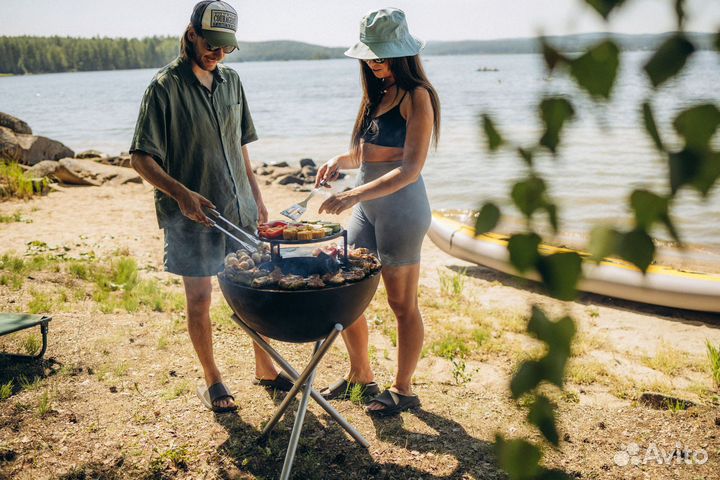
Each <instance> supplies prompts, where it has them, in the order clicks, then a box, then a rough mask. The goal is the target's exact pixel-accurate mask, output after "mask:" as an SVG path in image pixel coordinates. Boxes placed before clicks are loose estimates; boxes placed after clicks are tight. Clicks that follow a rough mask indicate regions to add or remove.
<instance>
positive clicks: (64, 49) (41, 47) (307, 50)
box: [0, 32, 716, 76]
mask: <svg viewBox="0 0 720 480" xmlns="http://www.w3.org/2000/svg"><path fill="white" fill-rule="evenodd" d="M672 34H673V32H668V33H662V34H614V33H586V34H577V35H564V36H547V37H544V38H545V40H546V41H547V42H548V43H549V44H550V45H552V46H553V47H554V48H556V49H558V50H560V51H562V52H565V53H579V52H583V51H585V50H587V49H588V48H590V47H591V46H592V45H594V44H596V43H597V42H599V41H601V40H603V39H606V38H608V37H609V38H612V39H613V41H615V42H616V43H617V44H618V46H619V48H620V49H621V50H622V51H650V50H654V49H656V48H657V47H658V46H659V45H660V44H661V43H662V42H663V41H664V40H665V39H666V38H668V37H669V36H670V35H672ZM686 35H687V37H688V38H689V39H690V40H691V41H692V42H693V43H694V44H695V46H696V47H697V49H698V50H712V49H713V48H714V42H715V37H716V36H715V34H712V33H697V32H687V33H686ZM538 40H539V39H538V38H509V39H498V40H463V41H430V42H428V44H427V46H426V48H425V49H424V51H423V55H424V56H447V55H514V54H538V53H541V51H542V46H541V45H540V42H539V41H538ZM3 47H5V48H3ZM41 51H42V52H50V54H51V55H49V56H47V55H45V56H43V55H39V54H38V52H41ZM344 51H345V48H344V47H326V46H321V45H313V44H309V43H303V42H296V41H291V40H273V41H266V42H239V48H238V50H237V51H236V52H234V53H232V54H230V55H228V57H227V58H226V60H225V62H226V63H243V62H257V61H293V60H330V59H337V58H345V57H344V54H343V53H344ZM0 52H2V53H0V75H1V76H6V75H8V74H10V75H26V74H41V73H65V72H91V71H95V72H96V71H116V70H137V69H145V68H160V67H162V66H163V65H166V64H168V63H169V62H170V61H172V59H173V58H175V57H176V56H177V54H178V40H177V38H175V37H150V38H143V39H127V38H71V37H31V36H23V37H6V36H0Z"/></svg>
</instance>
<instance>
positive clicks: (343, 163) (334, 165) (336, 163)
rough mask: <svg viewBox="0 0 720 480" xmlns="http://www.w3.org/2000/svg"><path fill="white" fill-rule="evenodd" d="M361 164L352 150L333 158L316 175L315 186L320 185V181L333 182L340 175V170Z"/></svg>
mask: <svg viewBox="0 0 720 480" xmlns="http://www.w3.org/2000/svg"><path fill="white" fill-rule="evenodd" d="M359 166H360V159H359V158H357V159H356V158H353V156H352V155H351V154H350V152H345V153H343V154H342V155H338V156H336V157H333V158H331V159H330V160H328V161H327V162H325V163H324V164H323V166H322V167H320V169H319V170H318V172H317V175H316V176H315V188H317V187H319V186H320V182H322V181H323V180H324V181H325V182H333V181H335V180H337V178H338V176H340V170H350V169H353V168H358V167H359Z"/></svg>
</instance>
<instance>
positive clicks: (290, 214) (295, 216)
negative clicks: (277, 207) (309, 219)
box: [280, 180, 327, 222]
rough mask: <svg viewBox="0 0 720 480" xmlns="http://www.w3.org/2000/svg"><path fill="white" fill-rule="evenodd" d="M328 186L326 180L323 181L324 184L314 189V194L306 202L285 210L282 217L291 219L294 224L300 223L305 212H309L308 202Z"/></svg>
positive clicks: (321, 183) (311, 193)
mask: <svg viewBox="0 0 720 480" xmlns="http://www.w3.org/2000/svg"><path fill="white" fill-rule="evenodd" d="M326 185H327V182H326V181H325V180H323V181H322V182H320V185H318V186H317V187H315V188H313V190H312V192H310V195H308V196H307V197H305V200H303V201H302V202H300V203H296V204H295V205H292V206H290V207H288V208H286V209H285V210H283V211H282V212H280V215H282V216H284V217H287V218H289V219H290V220H292V221H293V222H296V221H298V220H299V219H300V217H302V216H303V214H304V213H305V211H306V210H307V205H308V202H309V201H310V199H311V198H312V197H313V196H314V195H315V194H316V193H318V192H319V191H320V189H321V188H322V187H325V186H326Z"/></svg>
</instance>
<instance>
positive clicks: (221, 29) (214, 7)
mask: <svg viewBox="0 0 720 480" xmlns="http://www.w3.org/2000/svg"><path fill="white" fill-rule="evenodd" d="M237 20H238V16H237V12H236V11H235V9H234V8H233V7H231V6H230V5H229V4H228V3H226V2H221V1H217V0H215V1H210V0H204V1H202V2H198V3H197V5H195V7H194V8H193V12H192V16H191V17H190V24H191V25H192V26H193V28H194V29H195V30H196V31H197V32H198V33H200V34H201V35H202V36H203V37H204V38H205V40H207V42H208V43H209V44H210V46H211V47H212V48H221V47H235V48H238V43H237V38H235V32H236V31H237Z"/></svg>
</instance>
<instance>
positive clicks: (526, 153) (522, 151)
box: [517, 147, 533, 167]
mask: <svg viewBox="0 0 720 480" xmlns="http://www.w3.org/2000/svg"><path fill="white" fill-rule="evenodd" d="M517 151H518V154H519V155H520V156H521V157H522V159H523V160H525V163H526V164H527V166H529V167H532V164H533V151H532V150H528V149H526V148H522V147H518V149H517Z"/></svg>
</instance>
